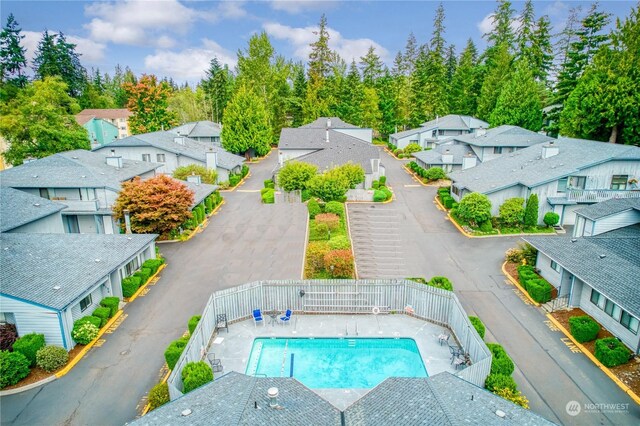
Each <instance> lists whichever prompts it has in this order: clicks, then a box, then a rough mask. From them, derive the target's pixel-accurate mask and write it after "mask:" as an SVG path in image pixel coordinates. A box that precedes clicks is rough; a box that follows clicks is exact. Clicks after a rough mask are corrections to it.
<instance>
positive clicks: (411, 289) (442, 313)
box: [167, 280, 491, 399]
mask: <svg viewBox="0 0 640 426" xmlns="http://www.w3.org/2000/svg"><path fill="white" fill-rule="evenodd" d="M258 308H260V309H262V310H263V311H267V310H284V309H291V310H292V311H294V312H297V313H332V314H368V313H371V312H372V310H373V308H378V309H379V310H380V312H383V313H385V312H386V313H398V314H405V313H407V314H408V315H411V316H413V317H416V318H419V319H422V320H425V321H429V322H433V323H436V324H439V325H442V326H445V327H448V328H449V329H450V330H451V332H452V333H453V334H454V335H455V337H456V339H457V340H458V341H459V342H460V344H461V345H462V346H463V347H464V349H465V351H466V352H468V353H469V356H470V357H471V360H472V361H473V364H472V365H471V366H469V367H467V368H465V369H464V370H462V371H460V372H457V373H456V374H457V375H458V376H459V377H461V378H463V379H465V380H467V381H469V382H471V383H473V384H475V385H477V386H480V387H482V386H484V381H485V379H486V377H487V375H488V374H489V372H490V370H491V352H490V351H489V349H488V348H487V346H486V345H485V343H484V341H483V340H482V337H480V335H479V334H478V332H477V331H476V330H475V328H474V327H473V325H472V324H471V322H470V321H469V318H468V317H467V314H466V313H465V311H464V309H463V308H462V305H461V304H460V301H459V300H458V298H457V297H456V295H455V294H454V293H453V292H451V291H447V290H441V289H438V288H434V287H431V286H426V285H424V284H419V283H415V282H411V281H408V280H289V281H286V280H284V281H258V282H253V283H248V284H244V285H241V286H238V287H233V288H230V289H226V290H222V291H218V292H215V293H213V294H212V295H211V297H210V298H209V301H208V302H207V305H206V307H205V310H204V312H203V313H202V318H201V319H200V322H199V323H198V325H197V327H196V328H195V330H194V332H193V333H192V336H191V339H190V340H189V343H188V345H187V347H186V348H185V349H184V351H183V352H182V355H181V357H180V359H179V360H178V362H177V363H176V366H175V368H174V369H173V371H172V372H171V375H170V376H169V379H168V381H167V383H168V385H169V393H170V395H171V399H175V398H177V397H179V396H180V395H182V393H181V391H180V390H181V389H183V384H182V379H181V374H180V373H181V371H182V368H183V367H184V366H185V365H186V364H187V363H188V362H195V361H200V360H202V359H203V358H204V357H205V355H206V350H207V347H208V346H209V344H210V341H211V338H212V335H213V332H214V329H215V322H216V315H218V314H226V315H227V319H228V321H229V322H233V321H238V320H244V319H249V318H251V313H252V312H253V310H254V309H258Z"/></svg>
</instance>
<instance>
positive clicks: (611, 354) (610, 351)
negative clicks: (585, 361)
mask: <svg viewBox="0 0 640 426" xmlns="http://www.w3.org/2000/svg"><path fill="white" fill-rule="evenodd" d="M595 356H596V358H598V361H600V362H601V363H602V364H604V365H605V366H607V367H615V366H617V365H622V364H626V363H627V362H629V359H630V358H631V351H630V350H629V349H627V347H626V346H625V345H624V344H623V343H622V342H621V341H620V340H618V339H616V338H615V337H606V338H604V339H598V340H596V350H595Z"/></svg>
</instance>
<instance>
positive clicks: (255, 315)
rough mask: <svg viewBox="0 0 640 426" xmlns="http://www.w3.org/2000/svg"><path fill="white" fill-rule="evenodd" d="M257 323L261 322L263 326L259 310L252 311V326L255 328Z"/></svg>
mask: <svg viewBox="0 0 640 426" xmlns="http://www.w3.org/2000/svg"><path fill="white" fill-rule="evenodd" d="M259 322H261V323H262V324H263V325H264V318H262V312H260V309H254V310H253V325H254V326H257V325H258V323H259Z"/></svg>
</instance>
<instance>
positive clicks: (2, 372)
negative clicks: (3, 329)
mask: <svg viewBox="0 0 640 426" xmlns="http://www.w3.org/2000/svg"><path fill="white" fill-rule="evenodd" d="M30 372H31V370H29V360H28V359H27V357H26V356H24V355H22V354H21V353H20V352H9V351H1V352H0V389H3V388H6V387H7V386H11V385H15V384H16V383H18V382H19V381H20V380H22V379H24V378H25V377H27V376H28V375H29V373H30Z"/></svg>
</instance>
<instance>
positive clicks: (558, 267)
mask: <svg viewBox="0 0 640 426" xmlns="http://www.w3.org/2000/svg"><path fill="white" fill-rule="evenodd" d="M551 269H553V270H554V271H556V272H560V265H558V264H557V263H556V262H555V261H553V260H552V261H551Z"/></svg>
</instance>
